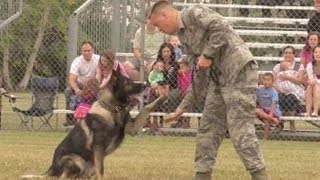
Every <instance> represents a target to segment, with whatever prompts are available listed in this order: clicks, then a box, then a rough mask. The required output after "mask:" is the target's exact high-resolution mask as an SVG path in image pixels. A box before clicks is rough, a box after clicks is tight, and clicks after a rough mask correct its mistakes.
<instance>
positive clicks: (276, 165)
mask: <svg viewBox="0 0 320 180" xmlns="http://www.w3.org/2000/svg"><path fill="white" fill-rule="evenodd" d="M65 136H66V133H65V132H53V133H51V132H37V133H32V132H26V131H0V154H1V158H0V167H1V168H0V179H17V178H18V177H19V176H20V175H25V174H41V173H44V172H45V171H46V170H47V168H48V167H49V165H50V162H51V160H52V155H53V151H54V149H55V147H56V146H57V144H58V143H59V142H60V141H61V140H62V139H63V138H64V137H65ZM260 143H261V147H262V150H263V154H264V156H265V160H266V163H267V170H268V173H269V175H270V177H271V179H276V180H277V179H279V180H280V179H283V180H287V179H293V180H304V179H306V180H309V179H314V180H316V179H319V177H320V171H319V169H320V161H319V160H320V151H319V149H320V145H319V143H317V142H292V141H289V142H286V141H260ZM194 151H195V138H194V137H170V136H145V135H140V136H136V137H129V136H127V137H126V139H125V141H124V143H123V145H122V146H121V147H120V148H119V149H118V150H116V152H114V153H113V154H111V155H110V156H108V157H107V158H106V159H105V177H107V178H106V179H128V180H136V179H142V180H150V179H159V180H160V179H161V180H163V179H172V180H177V179H181V180H186V179H190V180H191V179H192V176H193V174H194V164H193V157H194ZM214 179H221V180H225V179H250V176H249V175H248V173H247V172H246V171H245V169H244V167H243V165H242V163H241V162H240V160H239V158H238V155H237V154H236V152H235V151H234V149H233V146H232V144H231V142H230V140H229V139H225V141H224V142H223V144H222V146H221V147H220V151H219V154H218V158H217V163H216V165H215V167H214Z"/></svg>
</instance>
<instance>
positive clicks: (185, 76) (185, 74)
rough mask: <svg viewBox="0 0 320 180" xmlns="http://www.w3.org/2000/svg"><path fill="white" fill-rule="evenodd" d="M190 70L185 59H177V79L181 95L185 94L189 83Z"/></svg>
mask: <svg viewBox="0 0 320 180" xmlns="http://www.w3.org/2000/svg"><path fill="white" fill-rule="evenodd" d="M191 76H192V72H191V69H190V67H189V63H188V62H187V61H186V60H181V61H179V70H178V74H177V80H178V85H179V89H180V92H181V94H182V96H185V95H186V94H187V90H188V87H189V85H190V83H191Z"/></svg>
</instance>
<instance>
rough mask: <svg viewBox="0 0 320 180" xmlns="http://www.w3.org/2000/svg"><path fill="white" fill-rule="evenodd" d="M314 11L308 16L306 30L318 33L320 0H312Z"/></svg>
mask: <svg viewBox="0 0 320 180" xmlns="http://www.w3.org/2000/svg"><path fill="white" fill-rule="evenodd" d="M314 9H315V13H314V14H313V15H312V16H311V17H310V19H309V21H308V24H307V31H308V33H310V32H313V31H314V32H318V33H320V0H314Z"/></svg>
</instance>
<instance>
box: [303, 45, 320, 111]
mask: <svg viewBox="0 0 320 180" xmlns="http://www.w3.org/2000/svg"><path fill="white" fill-rule="evenodd" d="M306 69H307V76H308V81H307V85H308V86H307V90H306V113H305V116H310V115H311V116H318V111H319V102H320V46H316V47H315V48H314V49H313V61H312V62H310V63H308V64H307V67H306ZM311 111H313V112H312V113H311ZM310 113H311V114H310Z"/></svg>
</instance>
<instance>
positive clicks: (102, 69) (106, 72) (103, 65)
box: [96, 49, 128, 87]
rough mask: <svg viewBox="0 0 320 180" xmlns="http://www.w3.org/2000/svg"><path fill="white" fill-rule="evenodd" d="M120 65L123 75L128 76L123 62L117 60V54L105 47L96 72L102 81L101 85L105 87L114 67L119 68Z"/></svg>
mask: <svg viewBox="0 0 320 180" xmlns="http://www.w3.org/2000/svg"><path fill="white" fill-rule="evenodd" d="M118 66H119V68H120V72H121V74H122V75H123V76H126V77H128V74H127V73H126V71H125V69H124V67H123V66H122V64H121V63H120V62H119V61H118V60H115V54H114V52H113V51H112V50H111V49H105V50H104V51H103V52H102V54H101V55H100V59H99V64H98V68H97V72H96V79H97V80H98V81H99V83H100V87H103V86H105V85H106V84H107V82H108V81H109V76H110V74H111V72H112V69H117V68H118Z"/></svg>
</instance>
